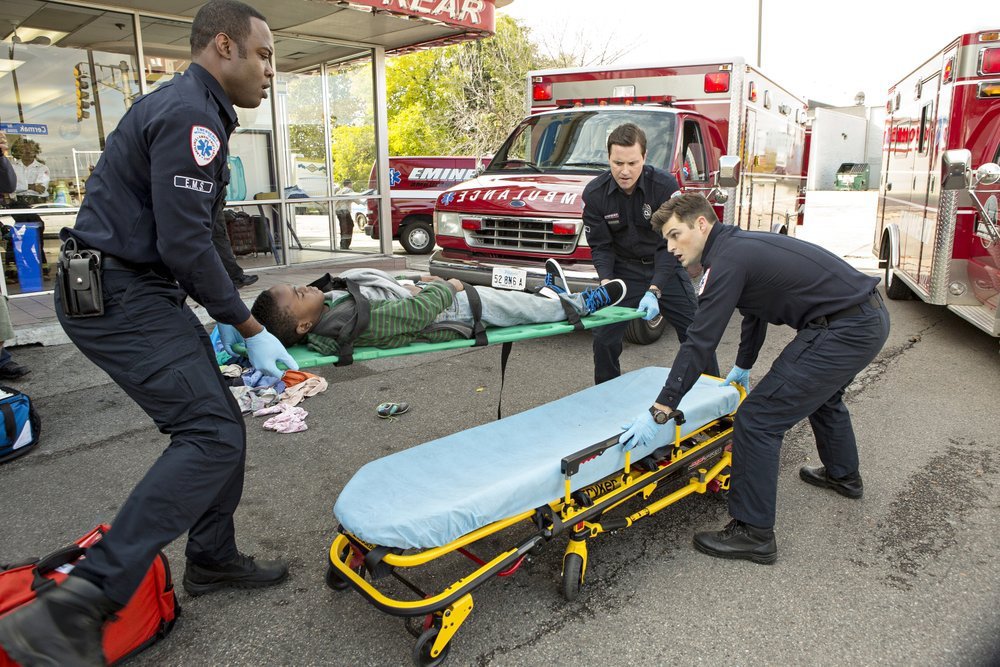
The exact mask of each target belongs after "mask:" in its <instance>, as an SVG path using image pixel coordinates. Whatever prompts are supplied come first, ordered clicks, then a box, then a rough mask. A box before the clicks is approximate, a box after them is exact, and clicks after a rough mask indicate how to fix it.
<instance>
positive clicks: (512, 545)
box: [326, 367, 745, 665]
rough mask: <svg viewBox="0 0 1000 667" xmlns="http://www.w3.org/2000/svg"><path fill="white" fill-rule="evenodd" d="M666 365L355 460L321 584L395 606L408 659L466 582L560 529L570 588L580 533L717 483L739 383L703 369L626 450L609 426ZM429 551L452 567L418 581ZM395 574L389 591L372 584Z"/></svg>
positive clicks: (458, 601)
mask: <svg viewBox="0 0 1000 667" xmlns="http://www.w3.org/2000/svg"><path fill="white" fill-rule="evenodd" d="M668 373H669V369H667V368H655V367H651V368H644V369H640V370H637V371H633V372H631V373H628V374H626V375H623V376H621V377H619V378H616V379H614V380H612V381H610V382H605V383H603V384H600V385H597V386H594V387H589V388H587V389H584V390H583V391H580V392H577V393H575V394H572V395H570V396H567V397H565V398H562V399H559V400H556V401H554V402H551V403H548V404H546V405H542V406H539V407H537V408H534V409H532V410H528V411H525V412H522V413H520V414H517V415H513V416H510V417H506V418H504V419H501V420H499V421H496V422H491V423H488V424H484V425H482V426H477V427H475V428H472V429H468V430H466V431H462V432H460V433H456V434H453V435H450V436H447V437H444V438H440V439H437V440H433V441H430V442H427V443H425V444H423V445H419V446H417V447H413V448H411V449H408V450H405V451H401V452H397V453H395V454H392V455H390V456H387V457H385V458H381V459H377V460H375V461H372V462H370V463H368V464H366V465H365V466H363V467H362V468H361V469H360V470H359V471H358V472H357V473H356V474H355V475H354V477H353V478H352V479H351V480H350V481H349V482H348V483H347V485H346V486H345V487H344V489H343V491H342V492H341V494H340V496H339V497H338V498H337V501H336V504H335V506H334V515H335V517H336V519H337V521H338V522H339V526H338V535H337V537H336V538H335V539H334V541H333V544H332V545H331V547H330V553H329V564H328V567H327V572H326V583H327V585H328V586H330V587H331V588H333V589H335V590H344V589H348V588H350V589H353V590H355V591H357V592H358V593H360V594H361V596H362V597H364V598H365V599H367V600H368V601H369V602H370V603H371V604H372V605H374V606H375V607H376V608H377V609H379V610H381V611H383V612H385V613H388V614H391V615H394V616H402V617H404V618H406V619H408V621H407V629H408V630H409V631H410V632H411V634H413V635H414V636H415V637H416V638H417V641H416V645H415V647H414V650H413V661H414V663H415V664H417V665H438V664H441V663H442V662H443V661H444V660H445V658H446V657H447V654H448V651H449V649H450V644H449V642H450V641H451V639H452V637H453V636H454V635H455V632H456V631H457V630H458V628H459V626H461V625H462V623H463V622H464V621H465V620H466V618H467V617H468V616H469V613H470V612H471V610H472V606H473V603H472V591H473V590H475V589H476V588H478V587H479V586H481V585H483V584H484V583H485V582H486V581H488V580H490V579H492V578H493V577H494V576H506V575H509V574H512V573H513V572H514V571H516V570H517V568H518V567H519V566H520V565H521V563H522V561H523V560H524V558H525V556H526V555H527V554H528V553H529V552H533V551H536V550H539V549H541V548H542V547H543V546H544V545H545V544H546V543H548V542H550V541H552V540H554V539H555V538H557V537H559V536H561V535H562V534H564V533H567V534H568V535H569V539H568V542H567V545H566V548H565V552H564V555H563V569H562V592H563V595H564V596H565V597H566V598H567V599H569V600H572V599H574V598H575V597H576V596H577V595H578V594H579V592H580V588H581V586H582V585H583V582H584V575H585V573H586V568H587V542H588V540H590V539H593V538H595V537H597V536H598V535H601V534H603V533H607V532H609V531H612V530H619V529H623V528H627V527H629V526H631V525H632V524H633V523H635V522H636V521H639V520H640V519H642V518H644V517H648V516H651V515H653V514H655V513H656V512H658V511H660V510H662V509H663V508H665V507H667V506H669V505H672V504H674V503H676V502H678V501H679V500H681V499H683V498H685V497H687V496H688V495H691V494H692V493H706V492H719V491H724V490H727V489H728V486H729V465H730V462H731V454H730V443H731V436H732V430H733V416H734V414H735V412H736V409H737V407H738V406H739V404H740V402H741V401H742V400H743V398H744V397H745V392H744V391H743V389H742V388H741V387H739V386H738V385H727V386H720V385H721V382H720V379H719V378H714V377H710V376H703V377H702V378H700V379H699V380H698V382H697V383H696V384H695V385H694V387H692V389H691V391H690V392H688V394H687V395H686V396H685V397H684V400H683V401H682V402H681V405H680V406H679V409H678V410H675V411H674V412H673V413H671V420H670V421H669V422H668V423H667V424H666V425H665V426H664V427H663V428H661V429H659V438H658V439H657V440H656V441H654V442H652V443H650V444H649V445H647V446H645V447H644V448H636V449H634V450H631V451H626V450H625V449H624V448H623V447H622V446H621V445H619V444H618V438H619V436H620V434H621V426H622V425H623V424H627V423H629V422H630V421H631V420H632V419H633V418H634V417H635V414H636V412H637V410H639V409H641V408H642V407H644V406H647V405H649V404H650V403H651V402H652V400H653V398H655V396H656V395H657V393H658V392H659V390H660V389H661V388H662V386H663V382H664V381H665V379H666V377H667V375H668ZM581 443H588V444H587V446H585V447H582V448H581ZM589 443H592V444H589ZM508 535H510V537H509V538H507V537H506V536H508ZM497 543H499V544H502V545H505V546H501V547H499V549H497V548H496V547H495V546H494V545H495V544H497ZM474 548H475V549H478V550H479V551H480V552H483V551H485V550H487V549H492V550H491V551H490V554H491V555H482V553H481V554H480V555H476V554H474V553H473V549H474ZM494 551H495V552H496V553H494ZM461 557H464V558H465V559H466V560H464V561H463V560H462V558H461ZM439 559H448V560H447V565H446V567H447V569H446V572H447V576H446V578H450V576H454V573H455V572H458V573H459V575H458V577H457V578H456V579H455V580H454V581H451V582H450V583H447V584H446V585H444V586H443V587H441V588H440V590H436V592H435V590H431V591H425V590H424V588H423V587H421V586H420V585H419V584H418V583H417V582H416V581H414V580H413V577H412V576H411V575H410V574H409V572H410V571H414V572H415V573H416V570H418V569H421V568H423V569H427V568H430V567H431V564H432V563H433V562H435V561H438V560H439ZM463 562H464V563H466V564H467V565H466V567H464V568H460V567H459V565H458V564H459V563H463ZM425 566H426V568H425ZM442 567H445V566H442ZM442 567H439V568H438V570H441V569H442ZM400 583H401V584H402V588H401V590H402V591H403V594H404V595H403V596H402V597H398V596H397V597H394V596H393V595H390V594H387V593H385V592H383V591H384V590H385V589H386V588H388V586H387V585H388V584H392V586H393V587H394V588H395V589H400V586H399V584H400Z"/></svg>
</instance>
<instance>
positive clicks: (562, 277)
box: [545, 261, 573, 295]
mask: <svg viewBox="0 0 1000 667" xmlns="http://www.w3.org/2000/svg"><path fill="white" fill-rule="evenodd" d="M552 268H554V269H555V274H556V275H557V276H559V282H561V283H562V285H556V287H561V288H562V289H563V290H565V292H566V294H567V295H569V294H572V293H573V292H571V291H570V289H569V283H568V282H566V274H565V273H563V270H562V265H561V264H559V263H558V262H555V263H554V266H553V267H552ZM548 269H549V262H548V261H546V262H545V271H546V273H548Z"/></svg>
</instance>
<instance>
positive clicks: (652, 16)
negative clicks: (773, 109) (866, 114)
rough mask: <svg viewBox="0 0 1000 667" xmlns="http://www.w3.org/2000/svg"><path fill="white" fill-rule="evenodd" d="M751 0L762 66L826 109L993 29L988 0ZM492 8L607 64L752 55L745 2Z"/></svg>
mask: <svg viewBox="0 0 1000 667" xmlns="http://www.w3.org/2000/svg"><path fill="white" fill-rule="evenodd" d="M760 2H761V3H762V7H763V20H762V24H763V31H762V32H763V36H762V39H761V42H762V48H761V69H762V70H763V71H764V73H765V74H767V75H768V76H769V77H771V78H772V79H774V80H775V81H776V82H777V83H778V84H779V85H781V86H783V87H785V88H787V89H788V90H789V91H790V92H792V93H794V94H796V95H798V96H799V97H802V98H805V99H812V100H816V101H819V102H824V103H826V104H833V105H835V106H847V105H851V104H854V97H855V95H856V94H857V93H858V92H863V93H865V99H866V104H868V105H870V106H871V105H874V106H878V105H882V104H884V103H885V99H886V95H887V92H888V90H889V87H890V86H891V85H893V84H894V83H896V82H897V81H899V80H900V79H902V78H903V77H905V76H906V75H907V74H909V73H910V72H911V71H912V70H914V69H916V68H917V67H918V66H919V65H920V64H922V63H923V62H924V61H926V60H927V59H928V58H930V57H931V56H932V55H934V54H935V53H937V52H938V51H939V50H940V49H942V48H944V47H945V46H946V45H947V44H948V43H949V42H950V41H951V40H952V39H954V38H955V37H957V36H958V35H960V34H963V33H966V32H977V31H981V30H985V29H1000V2H996V0H978V1H971V0H947V1H946V2H941V3H933V4H925V3H923V2H920V0H909V1H907V0H760ZM700 8H704V12H703V13H701V12H700ZM616 10H617V11H616ZM499 12H500V13H502V14H506V15H508V16H511V17H513V18H515V19H518V20H519V21H520V22H521V23H522V25H525V26H527V27H528V28H529V29H530V30H531V36H532V39H533V40H534V41H535V42H536V43H538V44H539V45H540V46H541V47H542V52H543V53H554V52H556V51H557V50H558V46H559V45H560V44H562V45H564V46H563V48H564V50H568V51H571V52H572V51H573V48H574V45H581V44H583V45H587V50H588V52H590V53H593V54H599V53H601V52H602V51H606V52H608V53H613V54H622V55H621V57H620V58H618V59H616V60H614V61H613V62H614V64H623V65H633V64H653V63H657V62H663V63H670V62H679V61H691V60H700V59H702V58H704V59H711V60H718V59H721V58H731V57H734V56H742V57H743V58H745V59H746V60H747V62H749V63H751V64H755V63H756V59H757V12H758V2H754V0H708V1H707V2H704V1H703V2H697V1H696V2H683V3H682V2H676V1H674V0H513V2H511V3H510V4H509V5H507V6H506V7H504V8H502V9H500V10H499ZM577 48H579V46H577Z"/></svg>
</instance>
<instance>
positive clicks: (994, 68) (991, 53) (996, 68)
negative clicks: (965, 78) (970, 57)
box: [979, 47, 1000, 74]
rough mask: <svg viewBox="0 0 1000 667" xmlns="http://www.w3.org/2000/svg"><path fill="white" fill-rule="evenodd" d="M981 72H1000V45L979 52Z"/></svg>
mask: <svg viewBox="0 0 1000 667" xmlns="http://www.w3.org/2000/svg"><path fill="white" fill-rule="evenodd" d="M979 73H980V74H1000V47H994V48H991V49H983V50H982V51H980V52H979Z"/></svg>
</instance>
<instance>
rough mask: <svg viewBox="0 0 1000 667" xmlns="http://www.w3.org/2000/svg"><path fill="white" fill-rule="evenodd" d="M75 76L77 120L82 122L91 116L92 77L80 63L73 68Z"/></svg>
mask: <svg viewBox="0 0 1000 667" xmlns="http://www.w3.org/2000/svg"><path fill="white" fill-rule="evenodd" d="M73 78H74V79H75V80H76V122H78V123H79V122H81V121H82V120H83V119H84V118H90V112H89V111H87V109H89V108H90V93H89V92H88V89H89V88H90V81H89V79H90V77H88V76H87V74H86V72H84V71H83V69H81V67H80V65H77V66H76V67H74V68H73Z"/></svg>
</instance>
